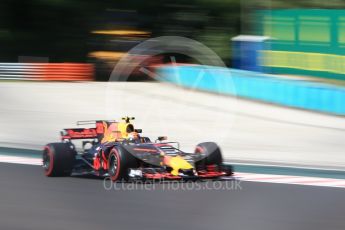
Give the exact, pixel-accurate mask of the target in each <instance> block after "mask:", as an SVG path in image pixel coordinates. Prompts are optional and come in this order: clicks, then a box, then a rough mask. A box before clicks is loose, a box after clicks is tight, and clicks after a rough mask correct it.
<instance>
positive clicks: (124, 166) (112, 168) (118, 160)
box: [108, 146, 139, 181]
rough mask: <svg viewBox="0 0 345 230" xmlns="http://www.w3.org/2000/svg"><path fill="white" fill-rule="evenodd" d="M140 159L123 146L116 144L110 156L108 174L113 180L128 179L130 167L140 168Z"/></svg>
mask: <svg viewBox="0 0 345 230" xmlns="http://www.w3.org/2000/svg"><path fill="white" fill-rule="evenodd" d="M138 167H139V160H138V159H137V158H136V157H135V156H133V155H132V154H131V153H130V152H129V151H127V150H126V149H125V148H124V147H122V146H115V147H114V148H113V149H112V150H111V151H110V154H109V158H108V174H109V177H110V179H111V180H112V181H118V180H121V179H122V180H128V179H129V176H128V172H129V169H130V168H138Z"/></svg>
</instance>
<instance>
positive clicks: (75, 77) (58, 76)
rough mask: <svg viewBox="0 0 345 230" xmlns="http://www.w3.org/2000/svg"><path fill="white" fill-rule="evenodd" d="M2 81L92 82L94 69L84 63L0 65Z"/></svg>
mask: <svg viewBox="0 0 345 230" xmlns="http://www.w3.org/2000/svg"><path fill="white" fill-rule="evenodd" d="M0 79H11V80H40V81H91V80H93V79H94V67H93V65H92V64H82V63H0Z"/></svg>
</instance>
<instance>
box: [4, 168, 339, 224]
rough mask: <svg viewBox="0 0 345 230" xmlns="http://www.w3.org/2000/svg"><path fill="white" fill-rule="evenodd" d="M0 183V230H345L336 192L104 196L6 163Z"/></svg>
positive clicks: (94, 182)
mask: <svg viewBox="0 0 345 230" xmlns="http://www.w3.org/2000/svg"><path fill="white" fill-rule="evenodd" d="M0 182H1V188H0V197H1V203H0V204H1V205H0V213H1V215H0V229H35V230H39V229H50V230H54V229H59V230H61V229H121V230H126V229H171V230H173V229H174V230H175V229H191V230H192V229H196V230H202V229H207V230H209V229H215V230H217V229H222V230H225V229H243V230H247V229H248V230H249V229H256V230H261V229H262V230H271V229H272V230H277V229H279V230H284V229H286V230H291V229H301V230H302V229H303V230H307V229H311V230H318V229H320V230H324V229H328V230H331V229H332V230H333V229H339V230H343V229H345V220H344V213H345V191H344V189H337V188H320V187H312V186H298V185H296V186H294V185H281V184H267V183H251V182H246V183H245V182H241V184H240V185H241V187H242V189H241V190H239V189H238V190H199V189H197V188H195V189H194V190H182V189H178V190H176V189H175V188H172V187H170V189H169V188H168V187H163V185H159V184H156V185H154V186H155V187H154V189H152V188H153V187H152V186H153V185H151V186H148V187H146V188H151V189H150V190H145V189H144V188H143V187H140V186H139V189H137V190H128V187H127V189H123V188H121V187H120V186H117V187H116V188H117V190H115V189H112V190H110V191H107V190H105V189H104V187H103V180H99V179H85V178H77V177H74V178H46V177H45V176H43V173H42V168H41V167H38V166H28V165H15V164H4V163H0ZM216 183H218V182H216ZM216 183H214V184H213V185H214V186H216ZM224 183H229V182H223V184H224ZM209 186H212V184H209Z"/></svg>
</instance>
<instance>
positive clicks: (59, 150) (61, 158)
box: [43, 142, 77, 177]
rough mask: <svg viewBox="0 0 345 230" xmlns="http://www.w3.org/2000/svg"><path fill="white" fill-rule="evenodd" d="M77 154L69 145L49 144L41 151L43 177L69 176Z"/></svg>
mask: <svg viewBox="0 0 345 230" xmlns="http://www.w3.org/2000/svg"><path fill="white" fill-rule="evenodd" d="M76 154H77V152H76V151H75V149H74V146H73V145H71V144H69V143H62V142H61V143H50V144H47V145H46V146H45V147H44V149H43V168H44V171H45V175H46V176H49V177H53V176H56V177H58V176H70V175H71V172H72V170H73V167H74V162H75V157H76Z"/></svg>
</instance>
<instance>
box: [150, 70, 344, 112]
mask: <svg viewBox="0 0 345 230" xmlns="http://www.w3.org/2000/svg"><path fill="white" fill-rule="evenodd" d="M156 72H157V75H158V76H160V77H161V79H162V80H163V81H167V82H171V83H174V84H177V85H180V86H183V87H188V88H194V89H199V90H205V91H208V92H214V93H221V94H228V95H235V96H239V97H244V98H250V99H254V100H260V101H264V102H269V103H274V104H279V105H283V106H290V107H296V108H301V109H306V110H312V111H318V112H324V113H331V114H336V115H345V88H342V87H336V86H330V85H325V84H320V83H313V82H308V81H302V80H290V79H282V78H279V77H275V76H272V75H267V74H260V73H256V72H250V71H243V70H234V69H226V68H219V67H205V66H165V67H159V68H157V69H156Z"/></svg>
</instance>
